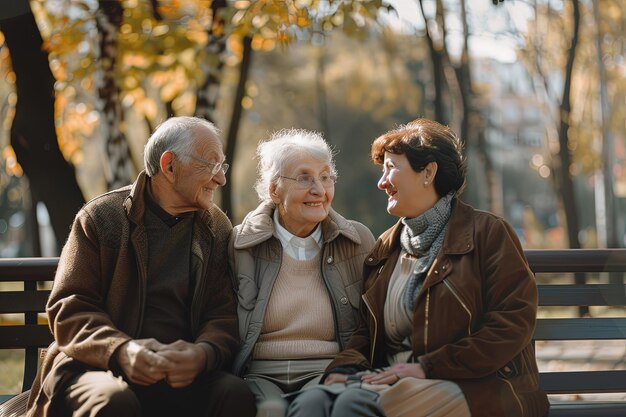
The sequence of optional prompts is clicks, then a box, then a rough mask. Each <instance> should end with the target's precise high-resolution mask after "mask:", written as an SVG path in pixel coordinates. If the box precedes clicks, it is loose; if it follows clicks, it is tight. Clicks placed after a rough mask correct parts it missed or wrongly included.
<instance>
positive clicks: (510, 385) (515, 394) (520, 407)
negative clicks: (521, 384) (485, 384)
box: [500, 378, 524, 415]
mask: <svg viewBox="0 0 626 417" xmlns="http://www.w3.org/2000/svg"><path fill="white" fill-rule="evenodd" d="M500 379H501V380H502V381H504V382H506V384H507V385H508V386H509V388H511V392H512V393H513V397H515V401H517V405H518V406H519V409H520V412H521V413H522V414H521V415H524V406H523V405H522V402H521V401H520V399H519V397H518V396H517V392H515V389H514V388H513V384H511V381H509V380H508V379H506V378H500Z"/></svg>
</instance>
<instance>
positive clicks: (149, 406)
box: [28, 117, 255, 417]
mask: <svg viewBox="0 0 626 417" xmlns="http://www.w3.org/2000/svg"><path fill="white" fill-rule="evenodd" d="M144 163H145V171H144V172H142V173H140V174H139V177H138V178H137V180H136V181H135V183H134V184H132V185H131V186H128V187H124V188H121V189H118V190H115V191H111V192H108V193H106V194H103V195H101V196H99V197H96V198H94V199H93V200H91V201H90V202H89V203H87V204H86V205H85V206H84V207H83V208H82V209H81V210H80V212H79V213H78V215H77V216H76V219H75V221H74V224H73V226H72V229H71V232H70V235H69V238H68V241H67V243H66V244H65V247H64V248H63V252H62V254H61V259H60V261H59V267H58V269H57V272H56V277H55V281H54V286H53V289H52V293H51V295H50V299H49V301H48V305H47V312H48V316H49V320H50V327H51V329H52V332H53V334H54V340H55V341H54V342H53V343H52V345H51V346H50V348H49V349H48V352H47V355H46V357H45V360H44V363H43V365H42V367H41V369H40V373H39V375H38V378H37V380H36V381H35V384H34V386H33V389H32V392H31V395H30V398H29V410H28V414H29V415H32V416H46V415H47V416H55V417H56V416H69V415H72V416H116V417H120V416H140V415H143V416H177V415H184V416H191V415H194V416H254V414H255V405H254V398H253V396H252V394H251V392H250V391H249V389H248V388H247V386H246V384H245V383H244V382H243V381H242V380H241V379H239V378H237V377H235V376H233V375H231V374H228V373H226V372H224V371H223V369H228V368H229V366H230V362H231V359H232V356H233V354H234V353H236V351H237V349H238V348H239V340H238V335H237V319H236V301H235V297H234V292H233V288H232V280H231V275H230V271H229V267H228V256H227V251H228V249H227V246H228V239H229V236H230V232H231V230H232V226H231V224H230V222H229V220H228V219H227V217H226V216H225V215H224V213H223V212H222V211H220V210H219V209H218V208H217V207H216V206H215V205H214V204H213V201H212V199H213V194H214V192H215V190H216V189H217V188H218V187H219V186H222V185H224V184H225V183H226V178H225V172H226V170H227V169H228V165H227V164H225V163H224V154H223V151H222V145H221V142H220V140H219V138H218V132H217V130H216V128H215V127H214V126H213V125H212V124H211V123H209V122H207V121H206V120H203V119H199V118H194V117H174V118H171V119H168V120H167V121H165V122H164V123H162V124H161V125H160V126H159V127H158V128H157V129H156V130H155V132H154V133H153V134H152V136H151V137H150V139H149V140H148V143H147V145H146V147H145V152H144Z"/></svg>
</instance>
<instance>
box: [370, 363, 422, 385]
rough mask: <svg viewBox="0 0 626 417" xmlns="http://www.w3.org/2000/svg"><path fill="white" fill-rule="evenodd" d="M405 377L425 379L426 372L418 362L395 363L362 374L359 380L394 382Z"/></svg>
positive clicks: (376, 382)
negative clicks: (375, 371) (373, 371)
mask: <svg viewBox="0 0 626 417" xmlns="http://www.w3.org/2000/svg"><path fill="white" fill-rule="evenodd" d="M406 377H413V378H419V379H426V373H424V370H423V369H422V365H420V364H419V363H397V364H395V365H393V366H391V367H389V368H387V369H385V370H383V371H382V372H378V373H375V374H366V375H363V377H361V381H363V382H366V383H368V384H372V385H377V384H395V383H396V382H398V381H399V380H401V379H402V378H406Z"/></svg>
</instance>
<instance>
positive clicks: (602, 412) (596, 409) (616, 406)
mask: <svg viewBox="0 0 626 417" xmlns="http://www.w3.org/2000/svg"><path fill="white" fill-rule="evenodd" d="M624 416H626V401H621V402H620V401H589V402H587V401H585V402H583V401H568V402H560V401H559V402H557V401H553V402H552V405H551V406H550V412H549V413H548V414H547V415H546V417H624Z"/></svg>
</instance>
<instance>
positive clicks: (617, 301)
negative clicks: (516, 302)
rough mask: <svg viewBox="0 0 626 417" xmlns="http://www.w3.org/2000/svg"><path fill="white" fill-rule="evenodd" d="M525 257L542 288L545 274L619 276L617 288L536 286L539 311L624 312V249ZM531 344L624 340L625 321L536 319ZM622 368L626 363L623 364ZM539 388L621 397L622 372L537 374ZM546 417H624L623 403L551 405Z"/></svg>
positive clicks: (625, 375)
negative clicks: (607, 308)
mask: <svg viewBox="0 0 626 417" xmlns="http://www.w3.org/2000/svg"><path fill="white" fill-rule="evenodd" d="M526 257H527V258H528V262H529V264H530V266H531V268H532V270H533V272H535V275H536V276H537V278H538V281H539V282H541V281H542V280H541V274H544V273H568V272H571V273H574V272H586V273H610V272H614V273H620V274H621V275H622V280H621V284H585V285H581V284H578V285H576V284H563V285H558V284H540V285H539V305H540V306H544V307H549V306H555V307H565V306H617V307H622V311H624V310H623V308H624V306H626V297H625V295H624V294H625V286H624V281H623V277H624V273H626V249H589V250H582V249H580V250H571V249H570V250H527V251H526ZM534 339H535V341H541V340H547V341H576V340H623V341H624V344H626V317H624V316H623V315H622V317H582V318H539V319H538V320H537V326H536V328H535V335H534ZM623 365H624V367H626V363H625V364H623ZM539 377H540V383H541V387H542V388H543V389H544V390H545V391H546V392H547V393H548V394H597V393H621V392H626V369H624V370H593V371H584V372H583V371H575V372H574V371H564V372H546V371H544V372H542V373H541V374H540V376H539ZM551 402H552V406H551V408H550V414H549V416H550V417H560V416H563V417H566V416H567V417H570V416H598V417H613V416H616V417H617V416H621V417H624V416H626V401H613V402H610V401H597V402H596V401H594V402H591V401H571V402H555V401H554V400H552V401H551Z"/></svg>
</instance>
